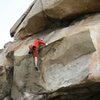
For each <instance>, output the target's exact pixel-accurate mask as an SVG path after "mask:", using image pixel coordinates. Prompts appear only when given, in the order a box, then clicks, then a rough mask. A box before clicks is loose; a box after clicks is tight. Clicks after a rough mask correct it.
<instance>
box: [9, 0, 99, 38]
mask: <svg viewBox="0 0 100 100" xmlns="http://www.w3.org/2000/svg"><path fill="white" fill-rule="evenodd" d="M97 11H100V1H99V0H77V1H75V0H35V4H34V3H33V7H32V5H31V6H30V8H29V10H27V11H26V12H25V13H24V15H23V16H22V17H21V18H20V19H19V20H18V22H17V23H16V24H15V25H14V26H13V27H12V28H11V31H10V33H11V35H12V36H13V35H14V34H15V35H14V37H15V39H23V38H25V37H28V36H30V35H32V34H34V33H38V32H40V31H43V30H44V29H45V28H47V27H48V26H50V25H51V26H52V24H53V23H54V22H55V20H56V21H57V20H58V21H63V20H65V21H66V20H69V19H70V20H72V19H73V18H75V17H77V16H80V15H84V14H87V13H93V12H97ZM25 16H26V17H25ZM22 19H23V20H22ZM53 19H55V20H53ZM66 23H67V22H66Z"/></svg>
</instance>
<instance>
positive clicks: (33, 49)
mask: <svg viewBox="0 0 100 100" xmlns="http://www.w3.org/2000/svg"><path fill="white" fill-rule="evenodd" d="M41 45H47V43H45V42H44V41H43V40H41V39H39V38H38V39H35V40H34V43H33V44H31V45H29V54H32V55H33V57H34V64H35V69H36V70H37V71H38V68H39V67H38V56H39V49H40V47H41Z"/></svg>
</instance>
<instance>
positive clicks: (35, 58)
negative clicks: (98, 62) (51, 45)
mask: <svg viewBox="0 0 100 100" xmlns="http://www.w3.org/2000/svg"><path fill="white" fill-rule="evenodd" d="M34 63H35V69H36V70H37V71H38V57H34Z"/></svg>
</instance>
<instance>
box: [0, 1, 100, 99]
mask: <svg viewBox="0 0 100 100" xmlns="http://www.w3.org/2000/svg"><path fill="white" fill-rule="evenodd" d="M41 1H42V2H41ZM41 1H40V0H37V1H35V2H34V6H32V5H33V4H32V5H31V7H30V8H29V10H27V12H26V14H25V15H23V18H24V17H25V18H24V20H22V19H23V18H21V19H20V20H21V21H20V20H19V22H18V23H17V24H15V26H14V28H12V29H11V30H13V32H14V31H15V34H13V35H14V37H15V38H16V39H18V40H14V42H9V43H7V44H6V45H5V46H4V47H5V48H4V50H3V51H2V52H1V53H0V59H1V61H0V68H1V70H0V73H1V72H3V73H2V75H1V76H0V78H1V80H0V84H1V87H0V90H1V91H0V100H6V99H7V100H12V99H13V100H100V96H99V93H100V83H99V81H100V73H99V71H100V68H99V67H100V45H99V42H100V14H99V13H98V14H93V15H88V16H85V17H83V18H80V19H76V20H74V21H73V22H72V23H70V25H69V26H66V27H62V26H63V25H62V24H63V23H62V22H61V21H60V24H59V25H60V26H61V27H59V25H58V26H56V27H53V28H51V27H49V28H47V30H44V32H39V31H40V30H39V27H42V28H41V30H43V29H44V27H45V26H48V25H50V24H51V23H49V22H48V21H47V17H46V19H44V17H43V16H44V13H46V15H47V16H48V18H50V19H51V18H52V19H51V20H53V21H55V23H54V24H53V25H57V22H58V20H63V21H67V19H69V16H70V20H72V19H73V17H76V16H77V17H79V15H81V14H86V13H90V12H91V13H92V12H95V11H96V12H97V11H98V10H99V9H97V8H99V5H100V3H99V1H98V0H91V1H90V0H87V1H85V0H83V1H81V0H80V1H73V0H70V1H68V0H50V1H47V0H41ZM76 2H77V3H76ZM41 3H42V7H43V8H42V9H44V11H45V12H44V11H43V12H42V10H41V9H40V7H41V6H40V5H41ZM71 4H72V5H71ZM82 4H83V5H82ZM80 5H82V6H80ZM66 6H67V7H66ZM73 8H75V9H73ZM79 8H80V9H79ZM68 9H70V10H68ZM56 11H57V12H56ZM62 11H63V12H62ZM32 12H34V13H32ZM64 18H66V20H64ZM37 22H38V23H37ZM67 22H69V21H67ZM40 23H41V24H40ZM36 24H39V26H38V25H36ZM64 24H65V23H64ZM34 25H35V26H34ZM36 26H37V29H36ZM23 27H24V28H23ZM32 29H33V30H34V31H36V30H37V31H38V34H34V35H32V34H31V33H29V32H33V33H34V31H33V30H32ZM35 29H36V30H35ZM11 33H12V32H11ZM21 36H22V37H21ZM20 38H24V39H20ZM36 38H41V39H43V40H44V41H45V42H46V43H47V44H48V45H47V46H45V47H44V48H42V49H40V55H39V59H38V66H39V69H40V70H39V71H38V72H37V71H36V70H35V68H34V57H32V55H29V54H28V51H29V48H28V46H29V45H30V44H32V43H33V40H34V39H36ZM19 39H20V40H19ZM3 87H4V88H3ZM6 87H9V89H7V88H6Z"/></svg>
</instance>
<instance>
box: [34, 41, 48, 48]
mask: <svg viewBox="0 0 100 100" xmlns="http://www.w3.org/2000/svg"><path fill="white" fill-rule="evenodd" d="M41 44H43V45H46V43H45V42H44V41H43V40H40V39H39V40H38V39H36V40H34V44H33V46H35V47H36V48H39V47H40V45H41Z"/></svg>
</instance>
